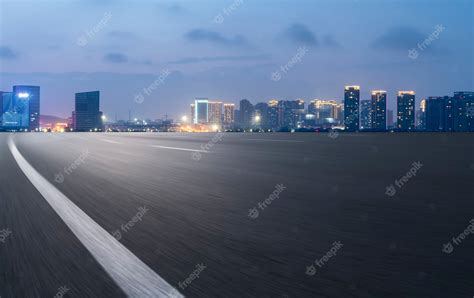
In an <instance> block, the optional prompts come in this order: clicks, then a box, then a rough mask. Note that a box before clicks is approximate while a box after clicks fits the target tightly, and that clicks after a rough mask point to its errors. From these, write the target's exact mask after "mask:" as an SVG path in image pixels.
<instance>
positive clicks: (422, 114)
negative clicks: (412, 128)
mask: <svg viewBox="0 0 474 298" xmlns="http://www.w3.org/2000/svg"><path fill="white" fill-rule="evenodd" d="M425 129H426V99H422V100H421V101H420V109H419V110H418V111H416V130H421V131H422V130H425Z"/></svg>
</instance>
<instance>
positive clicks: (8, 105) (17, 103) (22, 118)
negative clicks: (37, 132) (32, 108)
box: [2, 92, 30, 130]
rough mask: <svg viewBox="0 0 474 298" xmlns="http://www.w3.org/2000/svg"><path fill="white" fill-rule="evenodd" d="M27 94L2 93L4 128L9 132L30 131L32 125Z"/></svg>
mask: <svg viewBox="0 0 474 298" xmlns="http://www.w3.org/2000/svg"><path fill="white" fill-rule="evenodd" d="M28 97H29V96H28V94H27V93H21V94H17V96H14V94H13V92H2V126H3V129H7V130H28V129H29V125H30V118H29V116H30V114H29V99H28Z"/></svg>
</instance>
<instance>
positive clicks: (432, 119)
mask: <svg viewBox="0 0 474 298" xmlns="http://www.w3.org/2000/svg"><path fill="white" fill-rule="evenodd" d="M426 130H427V131H446V98H445V97H441V96H430V97H428V99H427V100H426Z"/></svg>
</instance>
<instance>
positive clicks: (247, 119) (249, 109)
mask: <svg viewBox="0 0 474 298" xmlns="http://www.w3.org/2000/svg"><path fill="white" fill-rule="evenodd" d="M253 114H254V107H253V105H252V104H251V103H250V101H248V100H247V99H242V100H241V101H240V124H241V125H242V127H243V128H250V127H251V126H252V118H253Z"/></svg>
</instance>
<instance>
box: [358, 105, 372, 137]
mask: <svg viewBox="0 0 474 298" xmlns="http://www.w3.org/2000/svg"><path fill="white" fill-rule="evenodd" d="M360 129H362V130H364V129H365V130H371V129H372V101H371V100H361V101H360Z"/></svg>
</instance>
